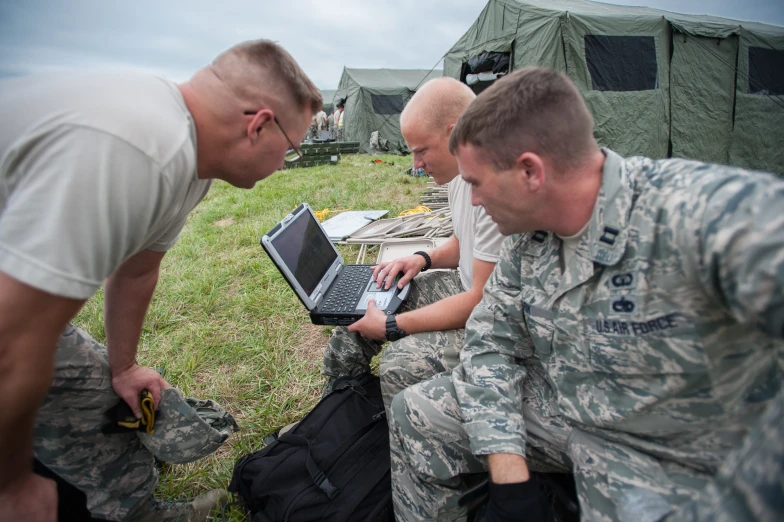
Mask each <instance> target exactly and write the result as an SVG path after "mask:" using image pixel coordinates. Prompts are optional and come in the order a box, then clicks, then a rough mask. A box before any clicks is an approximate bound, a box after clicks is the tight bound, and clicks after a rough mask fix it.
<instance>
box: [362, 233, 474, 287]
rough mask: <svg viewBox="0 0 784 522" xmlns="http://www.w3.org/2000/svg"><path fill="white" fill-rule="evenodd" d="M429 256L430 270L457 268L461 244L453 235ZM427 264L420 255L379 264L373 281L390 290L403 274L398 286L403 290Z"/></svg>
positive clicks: (375, 269)
mask: <svg viewBox="0 0 784 522" xmlns="http://www.w3.org/2000/svg"><path fill="white" fill-rule="evenodd" d="M428 255H429V256H430V262H431V265H430V268H457V266H458V264H459V263H460V242H459V241H458V240H457V237H456V236H454V235H453V236H451V237H450V238H449V239H447V241H446V243H444V244H443V245H441V246H440V247H438V248H436V249H435V250H433V251H432V252H430V253H429V254H428ZM425 264H426V261H425V258H424V257H422V256H420V255H418V254H416V255H411V256H405V257H399V258H397V259H393V260H392V261H387V262H384V263H379V264H378V265H376V267H375V268H374V269H373V280H374V281H376V282H377V283H378V284H377V286H379V287H380V286H381V284H382V283H383V284H384V288H386V289H389V288H390V287H391V286H392V283H393V282H394V280H395V276H397V275H398V274H400V273H402V274H403V276H402V277H401V278H400V281H398V282H397V285H398V287H399V288H403V286H405V284H406V283H408V282H409V281H411V280H412V279H413V278H414V277H416V276H417V274H419V273H420V272H421V271H422V269H423V268H425ZM387 276H389V277H387Z"/></svg>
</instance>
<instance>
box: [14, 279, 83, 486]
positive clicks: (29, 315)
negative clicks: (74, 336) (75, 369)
mask: <svg viewBox="0 0 784 522" xmlns="http://www.w3.org/2000/svg"><path fill="white" fill-rule="evenodd" d="M82 304H84V301H83V300H80V299H69V298H65V297H60V296H56V295H52V294H48V293H46V292H43V291H41V290H37V289H35V288H33V287H31V286H28V285H26V284H24V283H21V282H20V281H17V280H16V279H14V278H12V277H10V276H8V275H6V274H5V273H3V272H0V396H2V397H3V402H4V406H3V408H0V462H2V463H3V465H2V466H0V495H2V492H4V491H6V490H7V489H11V488H13V487H15V486H17V485H19V484H22V483H24V481H26V480H29V477H30V475H31V474H32V460H33V423H34V421H35V415H36V411H37V410H38V408H39V407H40V406H41V402H42V401H43V399H44V397H45V396H46V393H47V391H48V390H49V386H50V385H51V382H52V374H53V372H54V353H55V347H56V344H57V339H58V337H59V336H60V334H61V333H62V332H63V330H64V329H65V327H66V325H67V324H68V321H70V320H71V318H73V316H74V315H76V313H77V312H78V311H79V308H80V307H81V306H82Z"/></svg>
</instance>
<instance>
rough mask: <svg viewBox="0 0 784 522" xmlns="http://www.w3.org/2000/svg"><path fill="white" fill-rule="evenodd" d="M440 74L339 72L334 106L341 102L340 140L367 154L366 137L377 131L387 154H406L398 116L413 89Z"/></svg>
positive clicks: (437, 72)
mask: <svg viewBox="0 0 784 522" xmlns="http://www.w3.org/2000/svg"><path fill="white" fill-rule="evenodd" d="M441 74H442V71H441V70H440V69H436V70H430V71H428V70H424V69H349V68H344V69H343V75H342V76H341V78H340V83H339V84H338V91H337V94H336V95H335V103H336V104H337V102H338V100H344V101H345V115H344V118H345V119H344V122H343V126H344V140H345V141H358V142H359V144H360V150H361V151H362V152H371V151H372V150H371V147H370V135H371V133H373V132H374V131H379V133H380V135H381V138H383V139H385V140H387V141H388V149H389V152H404V151H406V150H407V148H406V144H405V141H404V140H403V136H402V135H401V134H400V113H401V112H402V111H403V107H405V106H406V103H407V102H408V100H409V99H410V98H411V96H412V95H413V94H414V92H415V91H416V90H417V88H418V87H419V86H420V85H422V84H423V83H425V82H426V81H428V80H430V79H432V78H438V77H440V76H441Z"/></svg>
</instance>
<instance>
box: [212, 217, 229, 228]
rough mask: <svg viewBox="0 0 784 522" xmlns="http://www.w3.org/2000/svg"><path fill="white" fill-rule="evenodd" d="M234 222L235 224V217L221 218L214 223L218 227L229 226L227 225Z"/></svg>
mask: <svg viewBox="0 0 784 522" xmlns="http://www.w3.org/2000/svg"><path fill="white" fill-rule="evenodd" d="M233 224H234V218H226V219H221V220H219V221H216V222H215V223H214V225H215V226H216V227H227V226H229V225H233Z"/></svg>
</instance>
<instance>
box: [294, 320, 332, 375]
mask: <svg viewBox="0 0 784 522" xmlns="http://www.w3.org/2000/svg"><path fill="white" fill-rule="evenodd" d="M329 335H330V334H329V333H327V332H326V328H325V327H324V326H318V325H315V324H306V325H303V327H302V330H301V332H300V336H301V338H300V341H299V342H298V343H297V352H298V353H299V354H300V356H301V357H302V358H303V359H305V360H306V361H308V365H313V364H315V365H317V366H318V367H319V368H320V367H321V361H322V360H323V359H324V347H325V346H326V345H327V342H328V341H329Z"/></svg>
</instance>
